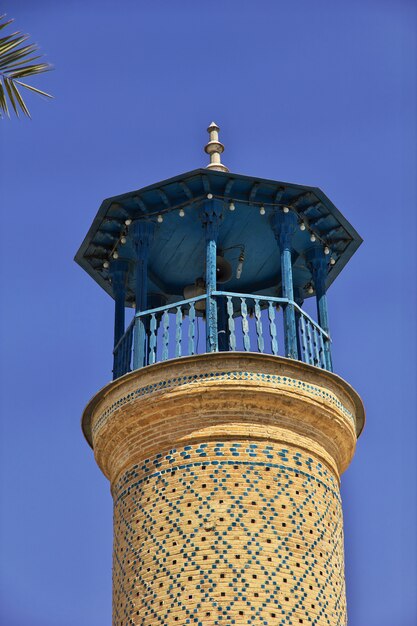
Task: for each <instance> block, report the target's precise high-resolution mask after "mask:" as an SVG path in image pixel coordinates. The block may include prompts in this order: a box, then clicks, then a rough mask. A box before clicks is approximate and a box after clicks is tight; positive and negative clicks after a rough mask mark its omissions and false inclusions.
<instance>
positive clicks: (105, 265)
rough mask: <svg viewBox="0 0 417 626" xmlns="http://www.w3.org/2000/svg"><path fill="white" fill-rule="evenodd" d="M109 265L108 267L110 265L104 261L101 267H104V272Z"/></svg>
mask: <svg viewBox="0 0 417 626" xmlns="http://www.w3.org/2000/svg"><path fill="white" fill-rule="evenodd" d="M109 265H110V263H109V262H108V261H104V263H103V267H104V269H105V270H106V269H108V267H109Z"/></svg>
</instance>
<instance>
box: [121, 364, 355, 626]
mask: <svg viewBox="0 0 417 626" xmlns="http://www.w3.org/2000/svg"><path fill="white" fill-rule="evenodd" d="M231 375H233V373H232V374H231ZM113 494H114V562H113V594H114V595H113V624H114V626H116V625H117V626H131V625H136V626H156V625H158V624H160V625H163V626H171V625H175V624H177V625H180V626H183V625H185V624H194V625H198V626H206V625H210V624H211V625H214V624H219V625H222V624H224V626H229V625H232V624H239V625H243V624H252V625H255V624H256V625H268V626H270V625H274V624H276V625H277V626H289V625H292V626H294V625H299V624H309V625H310V626H325V625H331V626H344V625H345V624H346V607H345V588H344V564H343V526H342V511H341V502H340V495H339V490H338V481H337V479H336V477H335V476H334V475H333V474H332V472H331V471H330V470H329V469H328V468H327V467H325V466H324V465H323V464H322V463H320V461H319V460H318V459H317V458H315V457H314V456H312V455H309V454H308V453H306V452H305V451H302V450H299V449H298V448H296V447H290V446H287V447H283V446H282V444H280V445H278V444H268V443H265V442H263V443H259V442H258V443H256V442H253V441H250V440H239V441H219V442H217V443H216V442H215V441H214V442H207V443H199V444H194V445H186V446H184V447H182V448H178V449H172V450H169V451H168V452H165V453H160V454H157V455H155V456H154V457H152V458H149V459H146V460H145V461H144V462H142V463H140V464H138V465H135V466H133V467H131V468H130V469H129V471H127V472H125V473H124V475H123V476H122V477H121V478H120V480H119V481H118V482H117V483H116V484H115V485H114V488H113Z"/></svg>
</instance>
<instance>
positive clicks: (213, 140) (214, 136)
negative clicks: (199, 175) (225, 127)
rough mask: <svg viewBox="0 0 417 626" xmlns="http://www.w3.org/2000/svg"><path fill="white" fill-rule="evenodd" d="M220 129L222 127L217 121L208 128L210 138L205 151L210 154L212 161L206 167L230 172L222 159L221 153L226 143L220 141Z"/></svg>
mask: <svg viewBox="0 0 417 626" xmlns="http://www.w3.org/2000/svg"><path fill="white" fill-rule="evenodd" d="M219 130H220V128H219V127H218V126H217V124H216V123H215V122H212V123H211V124H210V126H209V127H208V128H207V132H208V133H209V136H210V140H209V142H208V144H207V145H206V146H205V147H204V151H205V152H207V154H209V155H210V163H209V164H208V165H207V166H206V167H207V169H210V170H217V171H218V172H228V171H229V170H228V168H227V167H226V166H225V165H223V163H222V162H221V160H220V155H221V153H222V152H223V151H224V145H223V144H222V143H220V141H219Z"/></svg>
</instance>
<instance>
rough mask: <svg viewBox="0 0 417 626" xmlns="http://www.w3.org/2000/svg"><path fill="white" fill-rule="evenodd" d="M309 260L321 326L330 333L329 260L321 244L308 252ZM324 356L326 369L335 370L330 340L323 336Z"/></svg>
mask: <svg viewBox="0 0 417 626" xmlns="http://www.w3.org/2000/svg"><path fill="white" fill-rule="evenodd" d="M307 261H308V263H309V266H310V269H311V274H312V276H313V282H314V287H315V290H316V302H317V318H318V322H319V325H320V326H321V328H322V329H323V330H324V331H325V332H326V333H327V334H329V314H328V308H327V294H326V278H327V269H328V262H327V258H326V255H325V254H324V251H323V248H322V247H321V246H314V248H311V249H310V250H309V251H308V252H307ZM323 343H324V358H325V361H326V369H327V370H328V371H329V372H332V371H333V365H332V355H331V349H330V340H329V339H325V338H323Z"/></svg>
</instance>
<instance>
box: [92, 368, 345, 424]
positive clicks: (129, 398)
mask: <svg viewBox="0 0 417 626" xmlns="http://www.w3.org/2000/svg"><path fill="white" fill-rule="evenodd" d="M202 380H206V381H208V382H214V381H218V382H221V381H223V380H251V381H254V382H264V383H271V384H276V385H279V386H284V387H285V386H286V387H290V388H292V389H300V390H302V391H305V392H307V393H309V394H310V395H313V396H316V397H318V398H321V399H323V400H326V401H327V402H329V403H330V404H332V405H333V406H335V407H337V408H338V409H339V410H340V411H342V412H343V414H344V415H346V416H347V417H348V418H349V420H351V422H352V423H353V424H354V423H355V420H354V417H353V415H352V413H351V412H350V411H349V410H348V409H347V408H346V407H345V406H344V405H343V404H342V403H341V402H340V400H339V399H338V398H337V396H335V395H334V394H333V393H331V392H330V391H325V390H324V389H322V388H320V387H317V386H316V385H312V384H310V383H306V382H304V381H302V380H298V379H296V378H289V377H288V376H280V375H277V374H262V373H259V372H242V371H230V372H206V373H201V374H193V375H191V376H178V377H174V378H169V379H168V380H161V381H158V382H157V383H154V384H152V385H146V386H144V387H138V388H137V389H135V390H134V391H131V392H130V393H128V394H127V395H126V396H123V397H122V398H119V399H118V400H116V402H113V404H111V405H110V406H109V407H108V408H107V409H106V410H105V411H104V412H103V413H102V414H101V415H100V416H99V417H98V418H97V420H96V421H95V423H94V425H93V428H92V432H93V434H95V433H96V432H97V431H98V430H99V429H100V428H101V426H102V425H103V424H104V423H105V421H106V420H107V418H108V417H109V416H110V415H112V413H114V412H115V411H117V410H118V409H120V408H121V407H122V406H124V405H125V404H128V403H130V402H134V401H135V400H137V399H138V398H140V397H143V396H147V395H149V394H151V393H155V392H156V391H161V390H163V389H174V388H176V387H180V386H182V385H190V384H191V385H192V384H194V383H199V382H201V381H202Z"/></svg>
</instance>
